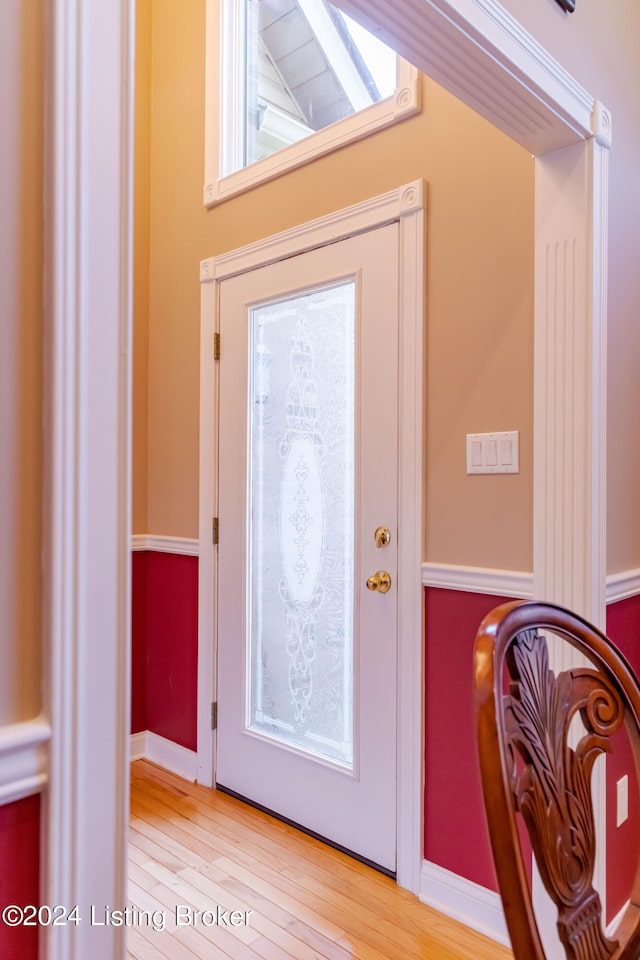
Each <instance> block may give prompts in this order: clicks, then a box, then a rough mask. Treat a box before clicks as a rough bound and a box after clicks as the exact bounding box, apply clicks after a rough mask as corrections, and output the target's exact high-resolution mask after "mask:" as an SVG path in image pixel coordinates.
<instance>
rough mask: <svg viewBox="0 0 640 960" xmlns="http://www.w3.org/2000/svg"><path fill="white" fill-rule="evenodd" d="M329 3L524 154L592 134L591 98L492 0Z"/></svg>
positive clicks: (545, 150) (353, 0)
mask: <svg viewBox="0 0 640 960" xmlns="http://www.w3.org/2000/svg"><path fill="white" fill-rule="evenodd" d="M332 2H333V3H335V5H336V6H337V7H339V8H340V9H342V10H344V11H345V13H348V14H349V16H351V17H353V18H354V19H355V20H358V21H359V22H360V23H362V25H363V26H365V27H367V29H369V30H371V31H372V32H373V33H375V34H376V35H377V36H379V37H380V38H381V39H382V40H384V41H385V42H386V43H388V44H389V45H390V46H392V47H394V49H396V50H397V52H398V53H399V54H400V56H402V57H404V58H405V59H407V60H410V61H411V62H412V63H413V64H415V66H417V67H418V68H419V69H420V70H422V71H423V72H424V73H426V74H427V75H428V76H430V77H431V78H432V79H433V80H435V81H436V82H437V83H439V84H441V85H442V86H443V87H445V88H446V89H447V90H449V91H450V92H451V93H452V94H454V96H457V97H459V98H460V99H461V100H463V101H464V102H465V103H467V104H468V105H469V106H470V107H471V108H472V109H474V110H476V111H477V112H478V113H479V114H481V115H482V116H484V117H485V118H486V119H487V120H488V121H489V122H490V123H493V124H494V125H495V126H497V127H498V128H499V129H501V130H502V131H503V132H504V133H506V134H507V135H508V136H509V137H511V138H512V139H513V140H515V141H516V142H518V143H520V144H521V145H522V146H523V147H525V148H526V149H528V150H529V151H530V152H531V153H533V154H535V155H542V154H545V153H549V152H550V151H552V150H557V149H559V148H561V147H564V146H568V145H569V144H570V143H576V142H578V141H580V140H586V139H588V138H589V137H591V136H592V134H593V133H594V130H593V122H594V120H593V116H594V111H595V109H596V103H595V100H594V98H593V97H592V96H591V95H590V94H589V93H588V91H586V90H585V89H584V88H583V87H582V86H581V85H580V84H579V83H577V82H576V81H575V80H574V79H573V77H571V76H570V74H568V73H567V71H566V70H565V69H564V68H563V67H562V66H561V65H560V64H559V63H558V62H557V61H556V60H554V58H553V57H551V56H550V55H549V53H548V52H547V51H546V50H545V49H544V47H542V46H541V45H540V44H539V43H538V42H537V41H536V40H535V39H534V38H533V37H532V36H531V35H530V34H529V33H528V32H527V31H526V30H525V29H524V28H523V27H522V26H521V25H520V24H519V23H518V21H517V20H515V19H514V17H512V16H511V15H510V14H509V13H508V12H507V11H506V10H505V9H504V7H503V6H502V4H500V3H499V2H498V0H397V2H396V3H394V4H389V3H388V0H332Z"/></svg>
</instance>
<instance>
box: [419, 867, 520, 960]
mask: <svg viewBox="0 0 640 960" xmlns="http://www.w3.org/2000/svg"><path fill="white" fill-rule="evenodd" d="M419 898H420V900H421V901H422V902H423V903H426V904H427V905H428V906H430V907H433V908H434V910H439V911H440V913H444V914H446V916H448V917H452V918H453V919H454V920H459V921H460V922H461V923H464V924H465V925H466V926H467V927H471V929H472V930H477V931H478V933H483V934H484V935H485V936H486V937H490V938H491V939H492V940H496V941H497V942H498V943H501V944H503V945H504V946H506V947H509V946H510V945H511V942H510V940H509V934H508V932H507V924H506V922H505V919H504V911H503V909H502V901H501V899H500V894H499V893H494V892H493V890H487V889H486V887H481V886H480V885H479V884H477V883H474V882H473V881H472V880H466V879H465V878H464V877H460V876H458V874H456V873H452V872H451V870H445V868H444V867H439V866H438V865H437V864H435V863H430V862H429V861H428V860H423V862H422V872H421V876H420V893H419Z"/></svg>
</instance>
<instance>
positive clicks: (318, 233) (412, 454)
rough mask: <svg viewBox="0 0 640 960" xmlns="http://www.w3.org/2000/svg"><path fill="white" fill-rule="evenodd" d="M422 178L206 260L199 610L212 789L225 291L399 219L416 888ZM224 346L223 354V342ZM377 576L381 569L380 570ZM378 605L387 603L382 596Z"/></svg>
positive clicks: (407, 740) (407, 825)
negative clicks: (214, 523)
mask: <svg viewBox="0 0 640 960" xmlns="http://www.w3.org/2000/svg"><path fill="white" fill-rule="evenodd" d="M424 199H425V191H424V185H423V183H422V181H416V182H414V183H411V184H406V185H405V186H403V187H401V188H400V189H398V190H394V191H391V192H390V193H388V194H384V195H382V196H380V197H377V198H374V199H372V200H370V201H366V202H365V203H361V204H358V205H356V206H354V207H350V208H348V209H347V210H344V211H340V212H339V213H335V214H332V215H331V216H329V217H325V218H322V219H320V220H317V221H313V222H311V223H309V224H305V225H304V226H302V227H297V228H295V229H294V230H292V231H289V232H287V233H283V234H279V235H277V236H275V237H272V238H268V239H267V240H264V241H260V242H259V243H256V244H252V245H250V246H248V247H244V248H242V249H240V250H237V251H233V252H232V253H230V254H225V255H223V256H222V257H218V258H211V259H209V260H205V261H203V262H202V264H201V281H202V298H201V304H202V311H201V316H202V326H201V436H200V440H201V447H200V481H201V482H200V568H199V578H200V580H199V584H200V598H201V602H200V612H199V636H200V637H201V638H202V640H201V641H200V643H199V650H200V654H199V662H198V683H199V691H198V705H199V708H198V709H199V714H198V765H199V774H198V777H199V780H200V782H205V783H208V784H212V783H213V737H212V732H211V723H210V707H209V705H210V703H211V702H212V700H213V699H214V691H215V689H216V678H215V676H214V664H215V658H214V652H213V647H212V644H211V642H209V643H207V642H206V638H211V637H213V635H214V629H215V600H214V590H213V586H214V584H215V578H216V575H217V570H216V565H217V550H216V549H215V548H214V546H213V544H212V542H211V517H212V516H214V515H215V508H216V504H217V495H218V491H217V489H216V483H217V477H218V469H217V467H216V456H217V444H218V437H217V435H216V424H215V418H214V415H213V410H214V408H215V403H216V402H217V401H216V397H217V393H218V389H219V384H218V368H217V365H216V363H215V361H214V359H213V339H214V332H215V331H216V330H217V327H218V317H217V313H218V309H219V300H220V293H219V285H220V284H221V283H222V282H223V281H224V280H225V278H229V277H233V276H237V275H241V274H245V273H247V272H249V271H252V270H254V269H256V268H257V267H260V266H263V265H267V264H270V263H276V262H277V261H279V260H284V259H286V258H288V257H291V256H293V255H295V254H298V253H303V252H305V251H308V250H312V249H315V248H320V247H322V246H324V245H325V244H327V243H333V242H335V241H336V240H338V239H343V238H346V237H349V236H353V235H357V234H359V233H363V232H365V231H368V230H372V229H374V228H376V227H380V226H383V225H384V224H388V223H392V222H397V223H398V229H399V249H400V266H399V292H400V297H399V323H400V337H399V350H400V353H399V357H398V373H399V383H400V391H399V398H398V400H399V421H398V422H399V451H398V501H399V516H398V529H399V530H400V531H402V535H401V536H400V537H399V538H398V559H397V564H398V577H397V603H398V615H397V628H398V636H399V647H398V681H397V691H398V712H397V736H396V752H397V774H398V781H397V788H396V791H397V796H396V808H397V836H396V843H397V876H398V880H399V882H400V883H401V884H402V885H404V886H407V887H410V888H412V889H417V885H418V883H419V871H420V865H421V846H422V836H421V822H422V820H421V810H422V750H423V737H422V606H423V605H422V584H421V568H420V558H421V530H422V524H421V520H420V517H421V512H422V415H421V411H422V407H423V318H424V243H425V220H424ZM221 349H224V347H223V346H222V348H221ZM372 572H373V571H372ZM374 599H383V598H380V597H375V598H374Z"/></svg>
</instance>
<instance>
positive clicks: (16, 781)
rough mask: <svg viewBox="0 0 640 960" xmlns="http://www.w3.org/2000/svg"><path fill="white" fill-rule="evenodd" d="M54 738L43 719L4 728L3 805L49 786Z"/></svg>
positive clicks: (0, 753)
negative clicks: (48, 747)
mask: <svg viewBox="0 0 640 960" xmlns="http://www.w3.org/2000/svg"><path fill="white" fill-rule="evenodd" d="M50 739H51V727H50V726H49V724H48V723H47V722H46V721H45V720H44V718H40V717H37V718H36V719H35V720H28V721H26V722H24V723H13V724H11V725H10V726H8V727H0V806H3V805H4V804H7V803H14V802H15V801H16V800H23V799H24V798H25V797H30V796H31V795H32V794H34V793H40V791H41V790H42V789H43V788H44V787H45V785H46V783H47V750H46V744H47V743H48V741H49V740H50Z"/></svg>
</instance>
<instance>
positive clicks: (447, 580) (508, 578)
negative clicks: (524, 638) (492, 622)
mask: <svg viewBox="0 0 640 960" xmlns="http://www.w3.org/2000/svg"><path fill="white" fill-rule="evenodd" d="M422 584H423V586H425V587H441V588H442V589H444V590H462V591H463V592H465V593H485V594H488V595H489V596H496V597H514V598H515V599H517V600H530V599H531V598H532V597H533V573H527V572H525V571H521V570H494V569H492V568H491V567H465V566H458V565H457V564H449V563H423V564H422Z"/></svg>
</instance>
